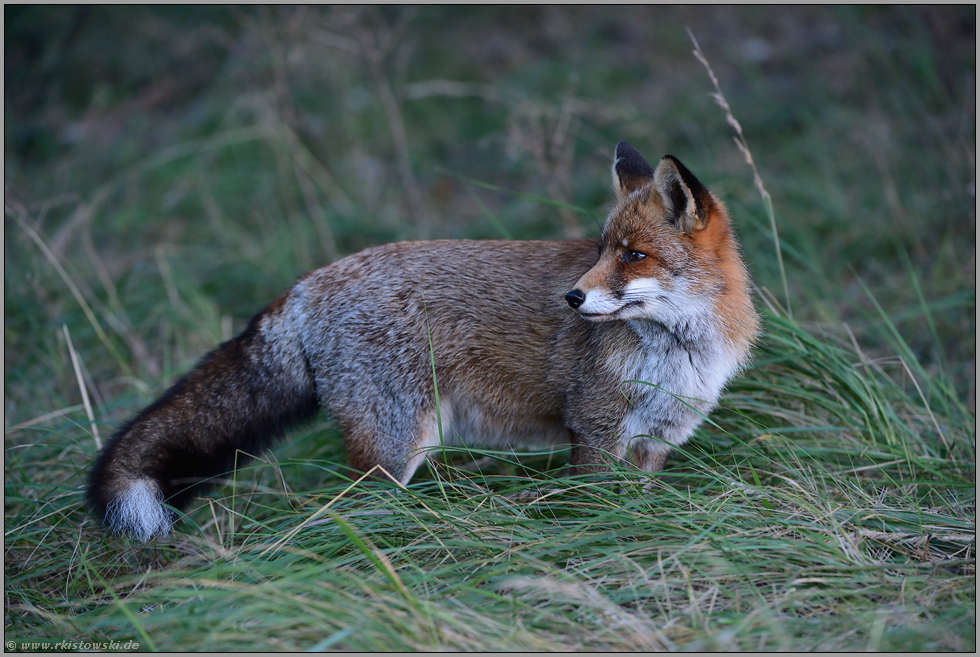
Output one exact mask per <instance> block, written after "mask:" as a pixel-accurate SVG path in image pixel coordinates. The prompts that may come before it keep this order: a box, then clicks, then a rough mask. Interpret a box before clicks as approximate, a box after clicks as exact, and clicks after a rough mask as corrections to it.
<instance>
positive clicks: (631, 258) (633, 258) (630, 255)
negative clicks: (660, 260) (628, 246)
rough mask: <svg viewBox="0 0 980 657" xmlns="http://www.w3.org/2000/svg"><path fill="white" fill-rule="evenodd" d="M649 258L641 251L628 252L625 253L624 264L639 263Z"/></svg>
mask: <svg viewBox="0 0 980 657" xmlns="http://www.w3.org/2000/svg"><path fill="white" fill-rule="evenodd" d="M646 257H647V254H645V253H640V252H639V251H626V252H625V253H623V261H624V262H639V261H640V260H643V259H644V258H646Z"/></svg>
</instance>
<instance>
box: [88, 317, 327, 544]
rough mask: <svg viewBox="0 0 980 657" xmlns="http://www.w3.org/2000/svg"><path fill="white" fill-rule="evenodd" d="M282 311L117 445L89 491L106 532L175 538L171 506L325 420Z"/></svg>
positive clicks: (210, 359)
mask: <svg viewBox="0 0 980 657" xmlns="http://www.w3.org/2000/svg"><path fill="white" fill-rule="evenodd" d="M281 305H282V304H281V302H277V303H275V304H273V305H272V306H270V307H269V308H268V309H266V310H265V311H263V312H262V313H260V314H259V315H257V316H256V317H255V318H254V319H253V320H252V322H251V324H250V325H249V327H248V328H247V329H246V330H245V332H244V333H242V335H240V336H239V337H237V338H234V339H232V340H229V341H228V342H226V343H224V344H222V345H221V346H219V347H218V348H217V349H215V350H214V351H212V352H211V353H210V354H208V355H207V356H205V357H204V358H203V359H202V360H201V362H200V363H199V364H198V365H197V367H196V368H195V369H194V370H192V371H191V372H190V373H189V374H187V375H186V376H185V377H184V378H182V379H180V380H179V381H178V382H177V383H176V384H174V386H173V387H171V388H170V390H168V391H167V392H166V393H165V394H164V395H163V396H162V397H161V398H160V399H159V400H157V401H156V402H155V403H153V404H152V405H151V406H149V407H148V408H146V409H144V410H143V411H142V412H141V413H140V414H139V415H137V416H136V417H135V418H134V419H133V420H131V421H130V422H129V423H127V424H126V425H125V426H124V427H123V428H122V429H120V430H119V432H118V433H116V434H115V435H114V436H113V437H112V438H111V439H110V440H109V442H108V443H107V444H106V446H105V448H104V449H103V450H102V453H101V454H100V455H99V458H98V460H97V461H96V463H95V467H94V468H93V470H92V474H91V478H90V483H89V489H88V501H89V504H90V506H91V508H92V510H93V512H94V513H95V514H96V515H97V516H98V517H99V518H101V519H103V520H104V521H105V523H106V524H108V525H109V526H110V527H112V528H113V529H115V530H117V531H125V532H129V533H131V534H133V535H134V536H135V537H137V538H139V539H141V540H144V541H145V540H148V539H149V538H152V537H153V536H154V535H157V534H162V533H166V532H167V531H168V530H169V528H170V523H171V522H172V517H171V516H172V514H171V513H170V512H169V511H167V510H165V509H164V508H163V507H162V506H161V505H160V503H161V502H163V501H166V502H167V503H168V504H170V505H172V506H174V507H175V508H183V507H184V506H185V505H186V504H187V503H188V502H189V501H190V499H191V498H192V497H193V496H194V495H197V494H199V493H201V492H202V490H204V489H205V488H206V486H207V485H208V482H209V480H210V479H212V478H214V477H216V476H219V475H221V474H223V473H225V472H228V471H229V470H230V469H232V468H233V467H234V466H235V464H236V459H237V463H241V462H242V461H243V460H244V459H245V458H247V457H246V456H245V454H243V453H242V452H244V453H247V454H258V453H259V452H260V451H261V450H263V449H264V448H266V447H268V446H269V445H270V444H272V443H273V442H274V441H275V440H276V439H277V438H279V437H281V436H282V434H283V432H284V431H285V430H286V428H287V427H289V426H292V425H294V424H296V423H298V422H301V421H302V420H306V419H309V418H311V417H313V416H314V415H315V414H316V412H317V409H318V403H317V397H316V386H315V384H314V382H313V378H312V376H311V375H310V372H309V367H308V364H307V363H306V360H305V358H304V357H303V354H302V352H301V350H300V347H299V345H297V344H294V343H293V342H292V341H291V340H290V339H289V338H288V337H287V336H289V332H288V331H276V330H275V328H276V322H283V321H285V320H284V317H283V316H282V315H281V313H280V310H281Z"/></svg>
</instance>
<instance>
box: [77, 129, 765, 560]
mask: <svg viewBox="0 0 980 657" xmlns="http://www.w3.org/2000/svg"><path fill="white" fill-rule="evenodd" d="M612 179H613V191H614V196H615V206H614V207H613V209H612V211H611V212H610V213H609V215H608V217H607V219H606V221H605V224H604V226H603V228H602V232H601V236H600V237H599V238H597V239H577V240H564V241H508V240H433V241H416V242H396V243H391V244H386V245H382V246H376V247H373V248H369V249H367V250H365V251H362V252H360V253H357V254H354V255H350V256H347V257H345V258H342V259H340V260H338V261H336V262H334V263H333V264H331V265H328V266H326V267H323V268H321V269H317V270H315V271H312V272H309V273H307V274H305V275H303V276H302V277H301V278H299V280H298V282H297V283H296V284H295V285H294V286H293V287H292V288H291V289H289V290H288V291H286V292H285V293H284V294H282V295H281V296H280V297H279V298H278V299H276V300H275V301H273V302H272V303H271V304H270V305H269V306H268V307H266V308H265V309H264V310H262V311H261V312H259V313H258V314H257V315H255V316H254V317H253V318H252V320H251V321H250V322H249V324H248V325H247V327H246V328H245V330H244V331H243V332H242V333H241V334H240V335H239V336H238V337H235V338H233V339H231V340H229V341H227V342H225V343H223V344H221V345H220V346H218V347H217V348H216V349H214V351H212V352H210V353H209V354H207V355H206V356H204V357H203V358H202V359H201V361H200V362H199V363H198V364H197V366H196V367H194V368H193V369H192V370H191V371H190V372H189V373H188V374H186V375H185V376H183V378H181V379H180V380H178V381H177V382H176V383H175V384H174V385H173V386H172V387H171V388H170V389H169V390H167V391H166V392H165V393H164V394H163V395H162V396H161V397H160V398H159V399H158V400H157V401H155V402H154V403H152V404H151V405H150V406H148V407H147V408H145V409H144V410H142V411H141V412H140V413H139V414H138V415H137V416H136V417H135V418H133V419H132V420H130V421H129V422H127V423H126V424H124V425H123V426H122V427H121V428H120V429H119V431H118V432H116V433H115V434H114V435H113V436H112V437H111V438H110V439H109V440H108V441H107V443H106V445H105V446H104V448H103V449H102V451H101V453H100V454H99V455H98V457H97V460H96V462H95V464H94V466H93V468H92V471H91V474H90V479H89V486H88V490H87V498H88V503H89V505H90V507H91V509H92V511H93V513H94V515H95V516H96V517H97V518H99V519H100V520H101V521H102V523H103V525H104V526H106V527H107V528H109V529H110V530H112V531H114V532H118V533H123V534H129V535H131V536H132V537H133V538H135V539H137V540H139V541H142V542H146V541H149V540H151V539H153V538H154V537H157V536H162V535H166V534H168V533H170V531H171V530H172V527H173V524H174V522H175V521H176V520H177V517H178V513H179V512H180V511H181V510H183V509H184V508H186V506H187V505H188V504H189V502H190V501H191V499H192V498H193V497H194V496H196V495H199V494H200V493H202V492H203V491H205V490H206V488H207V487H208V485H209V484H210V483H211V482H213V480H214V479H215V478H216V477H218V476H219V475H222V474H224V473H227V472H228V471H229V470H230V469H233V468H234V467H235V465H236V464H238V463H241V462H243V461H244V460H245V459H246V458H247V457H248V455H254V454H258V453H260V452H261V451H262V450H264V449H266V448H268V447H270V446H272V445H273V444H274V443H275V442H276V441H277V440H278V439H280V438H282V437H283V436H284V434H285V432H286V431H287V430H289V429H290V428H293V427H295V426H297V425H298V424H301V423H302V422H304V421H309V420H310V419H312V418H314V417H315V416H316V415H317V413H318V412H319V411H320V410H321V409H327V410H328V411H329V412H330V414H331V416H332V417H333V419H334V420H335V421H336V423H337V425H338V426H339V428H340V430H341V432H342V434H343V436H344V439H343V440H344V448H345V450H346V458H347V462H348V464H349V465H350V466H351V467H352V468H353V469H354V470H357V471H360V472H364V473H368V472H372V471H373V472H375V473H377V472H380V468H383V471H384V472H386V473H388V474H389V475H390V476H391V477H392V478H395V479H397V481H398V482H399V483H400V484H402V485H407V484H408V483H409V482H410V480H411V479H412V477H413V475H415V473H416V471H417V470H418V469H419V467H420V466H421V465H422V464H423V463H424V462H425V460H426V458H427V452H428V451H431V450H432V448H435V447H438V446H440V445H460V444H466V445H484V446H488V447H499V448H506V449H520V448H521V447H527V446H536V445H542V444H559V445H570V446H571V456H570V461H569V468H570V471H571V472H572V473H576V474H577V473H592V472H600V473H601V472H606V471H609V469H610V468H611V467H612V466H613V465H614V464H621V465H631V466H633V467H635V468H638V469H640V470H643V471H646V472H657V471H659V470H661V469H662V468H663V467H664V462H665V459H666V458H667V455H668V453H669V452H670V449H671V447H673V446H679V445H682V444H683V443H684V442H685V441H687V440H688V439H689V438H690V436H691V434H692V433H693V432H694V430H695V429H696V428H697V427H698V425H700V424H701V422H702V421H703V420H704V418H705V417H706V416H707V414H708V413H710V412H711V410H712V409H713V408H714V407H715V406H716V405H717V403H718V400H719V396H720V395H721V393H722V391H723V389H724V388H725V386H726V385H727V383H728V381H729V380H730V379H731V378H732V377H733V376H734V375H736V374H737V373H738V372H739V371H741V370H742V369H743V368H744V367H745V366H746V365H747V364H748V361H749V357H750V352H751V348H752V345H753V343H754V341H755V340H756V339H757V336H758V335H759V332H760V319H759V315H758V314H757V312H756V310H755V307H754V306H753V303H752V298H751V290H750V279H749V275H748V272H747V269H746V267H745V264H744V262H743V260H742V257H741V252H740V248H739V245H738V242H737V239H736V236H735V233H734V229H733V226H732V223H731V220H730V218H729V215H728V212H727V210H726V208H725V206H724V204H723V203H722V202H721V201H720V200H719V198H718V197H717V196H715V195H714V194H713V193H712V192H710V191H709V190H708V189H707V188H706V187H705V186H704V185H703V184H702V183H701V182H700V181H699V180H698V179H697V178H695V177H694V175H693V174H692V173H691V172H690V171H689V170H688V169H687V168H686V167H685V166H684V165H683V164H681V162H680V161H679V160H678V159H677V158H675V157H673V156H671V155H666V156H664V157H663V158H662V159H661V160H660V161H659V163H658V166H657V168H656V169H654V168H653V167H652V166H651V165H650V164H649V163H648V162H647V161H646V160H645V159H644V158H643V156H642V155H640V153H639V152H638V151H637V150H636V149H634V148H633V146H631V145H630V144H629V143H628V142H625V141H623V142H620V143H619V144H618V145H617V146H616V149H615V158H614V161H613V166H612Z"/></svg>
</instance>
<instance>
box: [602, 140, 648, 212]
mask: <svg viewBox="0 0 980 657" xmlns="http://www.w3.org/2000/svg"><path fill="white" fill-rule="evenodd" d="M612 178H613V188H615V190H616V198H623V197H624V196H626V195H627V194H629V193H630V192H632V191H633V190H635V189H637V188H639V187H641V186H643V185H646V184H649V183H651V182H653V167H652V166H650V164H649V163H648V162H647V161H646V160H644V159H643V156H642V155H640V154H639V153H638V152H637V150H636V149H635V148H633V147H632V146H631V145H630V143H629V142H627V141H621V142H619V143H618V144H616V159H614V160H613V166H612Z"/></svg>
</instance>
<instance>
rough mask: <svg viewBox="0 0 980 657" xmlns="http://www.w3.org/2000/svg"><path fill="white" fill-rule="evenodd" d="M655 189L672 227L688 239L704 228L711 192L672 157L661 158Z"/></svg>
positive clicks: (709, 210)
mask: <svg viewBox="0 0 980 657" xmlns="http://www.w3.org/2000/svg"><path fill="white" fill-rule="evenodd" d="M654 186H655V187H656V188H657V192H659V193H660V196H661V198H662V199H663V201H664V208H665V209H666V210H667V216H668V218H669V220H670V222H671V223H672V224H674V226H676V227H677V228H678V229H679V230H682V231H684V232H685V233H687V234H688V235H690V234H691V233H693V232H694V231H696V230H702V229H704V228H707V226H708V219H709V218H710V216H711V206H712V205H713V203H714V201H712V199H711V192H709V191H708V188H707V187H705V186H704V185H702V184H701V181H700V180H698V179H697V178H695V177H694V174H693V173H691V172H690V171H688V169H687V167H686V166H684V165H683V164H681V162H680V160H678V159H677V158H676V157H674V156H673V155H664V156H663V158H662V159H661V160H660V164H659V165H658V166H657V171H656V173H654Z"/></svg>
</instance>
